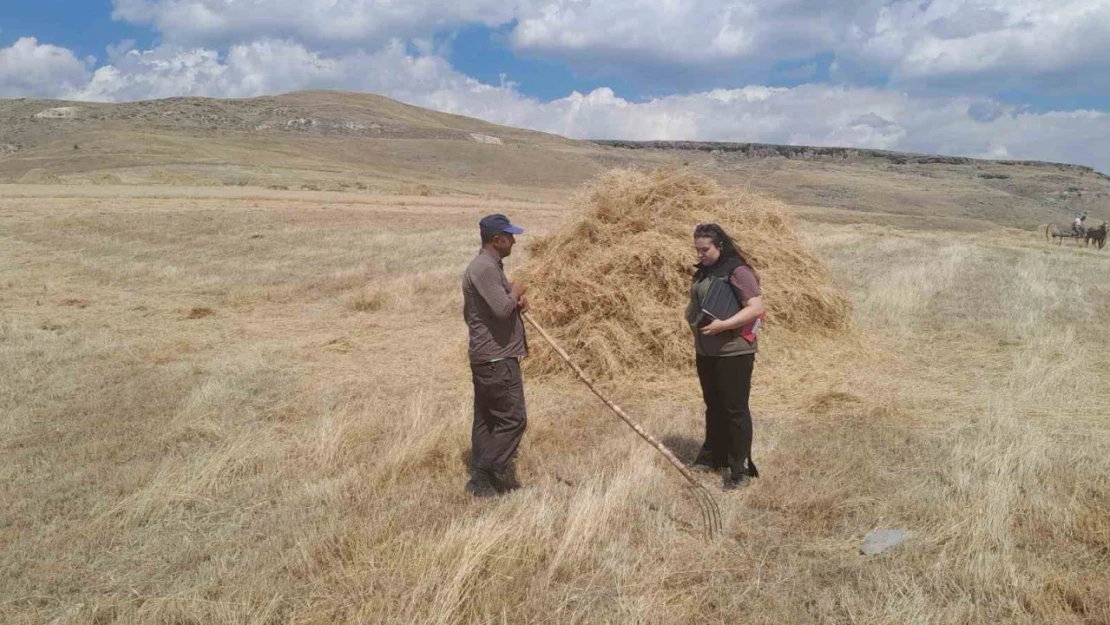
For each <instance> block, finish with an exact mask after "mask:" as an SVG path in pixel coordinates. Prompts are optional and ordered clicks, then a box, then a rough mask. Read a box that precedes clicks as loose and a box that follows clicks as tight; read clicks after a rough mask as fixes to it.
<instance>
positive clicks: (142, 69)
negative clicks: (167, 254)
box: [0, 0, 1110, 170]
mask: <svg viewBox="0 0 1110 625" xmlns="http://www.w3.org/2000/svg"><path fill="white" fill-rule="evenodd" d="M306 88H334V89H348V90H356V91H366V92H374V93H380V94H383V95H386V96H390V97H394V98H397V99H401V100H403V101H406V102H410V103H413V104H417V105H420V106H427V107H431V108H436V109H440V110H446V111H450V112H454V113H459V114H464V115H473V116H477V117H482V118H484V119H488V120H490V121H493V122H496V123H503V124H509V125H516V126H525V127H531V128H536V129H540V130H546V131H551V132H557V133H560V134H564V135H568V136H572V137H583V138H590V137H593V138H597V137H604V138H630V139H700V140H733V141H766V142H775V143H795V144H819V145H856V146H866V147H877V148H886V149H899V150H910V151H940V152H945V153H955V154H964V155H970V156H991V157H999V158H1038V159H1044V160H1063V161H1073V162H1082V163H1085V164H1089V165H1094V166H1096V167H1099V168H1100V169H1103V170H1110V147H1107V148H1104V147H1102V144H1107V145H1110V117H1108V116H1107V111H1110V0H1055V1H1054V2H1052V3H1047V2H1044V1H1043V0H930V1H927V2H921V1H920V0H854V1H846V0H606V1H605V2H599V1H597V0H454V1H453V2H451V3H443V2H441V1H439V0H405V1H399V0H91V1H77V0H39V1H37V2H14V1H9V2H7V3H4V6H3V8H0V97H49V98H64V99H71V100H97V101H124V100H136V99H147V98H158V97H169V96H176V95H197V96H210V97H247V96H255V95H263V94H272V93H281V92H286V91H292V90H297V89H306Z"/></svg>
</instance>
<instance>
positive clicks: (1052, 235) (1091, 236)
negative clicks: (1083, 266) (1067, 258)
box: [1044, 222, 1107, 250]
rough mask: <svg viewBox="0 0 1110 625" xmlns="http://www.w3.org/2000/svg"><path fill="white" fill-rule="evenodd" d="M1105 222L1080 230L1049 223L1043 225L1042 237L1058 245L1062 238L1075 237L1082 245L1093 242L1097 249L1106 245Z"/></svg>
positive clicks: (1062, 240)
mask: <svg viewBox="0 0 1110 625" xmlns="http://www.w3.org/2000/svg"><path fill="white" fill-rule="evenodd" d="M1106 230H1107V226H1106V222H1103V223H1102V225H1101V226H1099V227H1098V228H1090V229H1088V230H1084V231H1082V232H1076V231H1075V230H1072V229H1070V228H1069V229H1066V230H1065V229H1063V228H1061V227H1060V226H1058V225H1056V224H1053V223H1050V224H1046V225H1045V227H1044V238H1045V241H1048V242H1049V243H1056V244H1057V245H1060V244H1062V243H1063V242H1064V239H1075V242H1076V243H1082V244H1083V245H1090V244H1092V243H1094V244H1095V245H1096V246H1098V249H1100V250H1101V249H1102V248H1104V247H1106Z"/></svg>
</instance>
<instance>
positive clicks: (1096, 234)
mask: <svg viewBox="0 0 1110 625" xmlns="http://www.w3.org/2000/svg"><path fill="white" fill-rule="evenodd" d="M1106 229H1107V222H1105V221H1104V222H1102V225H1101V226H1099V227H1097V228H1090V229H1089V230H1087V234H1086V235H1085V236H1086V240H1084V242H1083V246H1084V247H1087V246H1089V245H1090V244H1091V243H1094V244H1095V245H1096V246H1098V249H1100V250H1101V249H1102V248H1103V247H1105V246H1106Z"/></svg>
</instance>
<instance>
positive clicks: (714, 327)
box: [701, 319, 728, 336]
mask: <svg viewBox="0 0 1110 625" xmlns="http://www.w3.org/2000/svg"><path fill="white" fill-rule="evenodd" d="M725 330H728V324H726V323H725V322H724V321H721V320H720V319H714V320H713V321H712V322H710V324H709V325H707V326H705V327H704V328H702V329H701V333H702V334H703V335H705V336H717V335H718V334H720V333H721V332H724V331H725Z"/></svg>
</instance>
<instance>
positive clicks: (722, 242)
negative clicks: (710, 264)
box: [694, 224, 751, 267]
mask: <svg viewBox="0 0 1110 625" xmlns="http://www.w3.org/2000/svg"><path fill="white" fill-rule="evenodd" d="M694 238H695V239H709V241H710V242H711V243H712V244H713V245H714V246H716V248H717V249H719V250H721V258H735V259H737V260H739V261H740V262H741V263H743V264H744V265H747V266H748V267H751V265H750V264H748V259H747V258H744V254H743V253H742V252H741V251H740V248H739V247H737V246H736V242H735V241H733V240H732V237H730V236H728V233H727V232H725V229H724V228H722V227H720V226H719V225H717V224H698V225H697V226H696V227H695V228H694Z"/></svg>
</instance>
